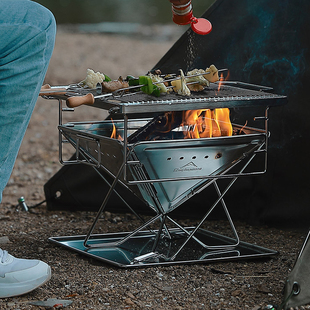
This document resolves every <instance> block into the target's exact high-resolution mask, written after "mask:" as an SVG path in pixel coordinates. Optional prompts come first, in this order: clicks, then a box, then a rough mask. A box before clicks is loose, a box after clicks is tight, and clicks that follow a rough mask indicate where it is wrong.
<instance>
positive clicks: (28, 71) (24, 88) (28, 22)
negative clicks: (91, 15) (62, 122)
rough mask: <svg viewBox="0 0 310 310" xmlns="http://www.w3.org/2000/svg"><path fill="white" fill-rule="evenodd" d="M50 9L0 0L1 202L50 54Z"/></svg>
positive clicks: (52, 26) (21, 0)
mask: <svg viewBox="0 0 310 310" xmlns="http://www.w3.org/2000/svg"><path fill="white" fill-rule="evenodd" d="M55 34H56V23H55V19H54V16H53V15H52V13H51V12H50V11H49V10H47V9H46V8H44V7H43V6H41V5H39V4H37V3H35V2H32V1H29V0H0V202H1V200H2V192H3V189H4V188H5V186H6V184H7V182H8V180H9V178H10V175H11V173H12V170H13V167H14V163H15V160H16V157H17V154H18V151H19V148H20V145H21V143H22V140H23V137H24V134H25V132H26V129H27V126H28V123H29V120H30V117H31V114H32V112H33V109H34V106H35V104H36V101H37V99H38V95H39V91H40V89H41V86H42V84H43V82H44V77H45V74H46V71H47V67H48V64H49V61H50V58H51V56H52V51H53V48H54V41H55Z"/></svg>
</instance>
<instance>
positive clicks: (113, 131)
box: [110, 123, 116, 139]
mask: <svg viewBox="0 0 310 310" xmlns="http://www.w3.org/2000/svg"><path fill="white" fill-rule="evenodd" d="M110 138H111V139H116V127H115V125H114V123H113V129H112V134H111V137H110Z"/></svg>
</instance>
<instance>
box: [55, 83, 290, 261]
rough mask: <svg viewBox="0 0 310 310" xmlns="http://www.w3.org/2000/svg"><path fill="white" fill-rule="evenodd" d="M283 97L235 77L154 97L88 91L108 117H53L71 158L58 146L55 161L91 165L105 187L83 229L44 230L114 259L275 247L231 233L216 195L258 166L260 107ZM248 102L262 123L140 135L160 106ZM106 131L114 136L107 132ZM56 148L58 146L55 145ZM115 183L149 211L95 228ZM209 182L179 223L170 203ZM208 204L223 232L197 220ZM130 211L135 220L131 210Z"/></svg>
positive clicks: (262, 145)
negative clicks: (127, 224) (130, 221)
mask: <svg viewBox="0 0 310 310" xmlns="http://www.w3.org/2000/svg"><path fill="white" fill-rule="evenodd" d="M240 86H242V87H240ZM244 86H246V87H245V88H244ZM253 88H254V90H253ZM50 98H56V99H58V100H59V106H60V113H63V112H64V111H66V108H64V107H63V100H64V99H66V97H64V96H57V95H56V96H53V97H50ZM285 102H286V97H285V96H279V95H274V94H271V93H269V92H266V91H265V89H263V88H260V87H258V86H256V85H254V86H253V85H244V84H243V83H236V82H235V83H233V84H232V85H226V86H224V87H223V88H222V90H221V92H220V93H218V92H217V86H216V85H213V86H211V87H210V88H208V89H206V90H205V91H203V92H201V93H199V94H197V95H193V96H191V97H183V96H178V95H173V94H169V95H166V96H162V97H160V98H154V97H152V96H148V95H145V94H142V95H141V94H133V95H124V96H119V97H115V96H114V97H113V96H111V97H102V98H100V99H96V101H95V104H94V105H93V106H94V107H96V108H101V109H106V110H108V111H109V113H110V115H111V116H112V117H113V116H117V117H116V120H110V119H106V120H103V121H88V122H70V123H66V124H62V117H60V124H59V133H60V146H61V145H62V144H63V143H67V142H69V143H70V144H71V145H73V147H74V148H75V150H76V160H74V161H65V160H63V158H62V154H60V161H61V162H62V163H63V164H87V165H91V166H92V167H94V169H95V170H96V171H97V172H98V173H99V174H100V175H102V177H103V179H105V178H104V173H107V174H108V175H109V176H111V177H112V178H113V182H112V183H111V184H110V183H108V181H106V182H107V183H108V185H109V187H110V189H109V192H108V193H107V195H106V197H105V199H104V201H103V203H102V205H101V207H100V209H99V211H98V213H97V216H96V218H95V220H94V222H93V224H92V225H91V227H90V229H89V231H88V233H87V234H85V235H83V236H64V237H51V238H50V241H52V242H55V243H57V244H60V245H62V246H65V247H67V248H70V249H72V250H75V251H78V252H80V253H83V254H85V255H88V256H91V257H95V258H96V259H99V260H102V261H104V262H108V263H111V264H113V265H117V266H120V267H141V266H149V265H158V264H160V265H162V264H176V263H193V262H196V263H197V262H210V261H216V260H228V259H229V260H234V259H241V258H242V259H244V258H254V257H262V256H270V255H274V254H276V252H275V251H273V250H270V249H265V248H263V247H260V246H257V245H252V244H248V243H245V242H242V241H240V240H239V236H238V234H237V230H236V228H235V226H234V224H233V221H232V219H231V216H230V214H229V212H228V209H227V207H226V204H225V202H224V199H223V197H224V196H225V195H226V193H227V192H228V190H229V189H230V188H231V186H232V185H233V184H234V183H235V182H236V180H237V179H238V178H239V177H244V176H247V175H258V174H263V173H265V172H266V166H267V144H268V143H267V141H268V135H269V132H268V128H267V123H268V109H269V107H271V106H277V105H281V104H284V103H285ZM254 106H256V107H257V106H258V107H262V108H263V110H264V114H263V115H261V116H258V117H256V120H260V121H262V123H263V127H262V128H253V127H248V126H245V125H240V124H233V129H234V132H239V134H234V135H232V136H221V137H214V138H201V139H183V138H182V137H181V135H180V136H178V134H179V133H178V130H176V128H174V130H175V132H174V134H173V137H167V136H164V138H163V137H159V138H158V139H147V138H146V135H145V132H146V131H147V130H149V128H152V124H153V123H154V122H155V121H156V119H157V118H158V117H161V115H163V113H165V112H168V111H169V113H170V112H176V111H184V110H192V109H215V108H225V107H228V108H238V109H239V108H243V107H247V108H248V107H254ZM145 114H147V115H148V116H147V117H145V116H144V115H145ZM172 130H173V129H172ZM113 131H114V133H116V137H117V136H120V137H121V139H117V138H111V134H112V132H113ZM61 150H62V147H60V153H61ZM257 158H259V161H261V169H259V170H253V168H251V163H252V162H253V161H254V160H257ZM255 167H256V166H255ZM220 180H226V181H227V182H226V183H228V184H226V185H225V188H220V186H219V184H218V182H219V181H220ZM117 184H121V185H122V186H125V187H126V188H128V189H129V190H130V191H132V192H133V193H134V194H135V195H136V196H138V197H139V198H140V199H142V200H143V201H145V202H146V204H147V206H148V208H149V209H150V210H151V212H152V213H153V215H152V216H150V217H149V218H148V219H147V220H143V223H142V224H141V225H139V226H138V227H137V228H136V229H134V230H133V231H131V232H115V233H107V234H95V233H94V230H95V228H96V226H97V225H99V219H100V217H101V215H102V213H103V211H104V210H105V207H106V204H107V202H108V200H109V199H110V197H111V195H112V193H113V192H115V187H116V185H117ZM209 186H213V187H214V190H215V192H216V194H217V197H218V198H217V199H216V201H214V202H211V203H209V204H207V205H206V203H205V202H202V206H201V207H202V208H204V209H205V215H204V216H203V217H202V218H201V219H200V221H198V223H197V224H196V225H195V226H191V227H184V226H183V225H181V224H180V223H179V222H178V221H177V220H175V219H174V217H173V210H175V209H176V208H178V207H179V206H180V205H181V204H182V203H183V202H185V201H186V200H188V199H190V198H191V197H192V196H193V195H195V194H197V193H198V192H201V191H202V190H204V189H205V188H206V187H209ZM123 199H124V200H126V197H123ZM128 208H129V209H130V210H131V211H133V212H134V208H132V207H131V206H129V205H128ZM215 208H222V209H223V211H224V212H225V214H226V218H227V221H228V223H229V226H230V229H231V234H230V235H229V236H226V235H223V234H221V233H215V232H211V231H209V230H208V229H206V228H205V227H204V225H205V223H206V220H207V219H208V218H209V216H210V214H211V212H212V211H213V210H214V209H215ZM134 213H135V212H134ZM135 214H136V213H135ZM136 216H137V217H138V218H139V219H140V220H142V218H141V217H140V216H139V215H138V214H136Z"/></svg>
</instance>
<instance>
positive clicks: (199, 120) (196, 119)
mask: <svg viewBox="0 0 310 310" xmlns="http://www.w3.org/2000/svg"><path fill="white" fill-rule="evenodd" d="M181 126H183V127H186V128H187V130H185V131H184V138H185V139H199V138H211V137H221V136H231V135H232V133H233V129H232V125H231V122H230V111H229V109H228V108H221V109H215V110H209V109H208V110H189V111H185V112H184V113H183V121H182V124H181Z"/></svg>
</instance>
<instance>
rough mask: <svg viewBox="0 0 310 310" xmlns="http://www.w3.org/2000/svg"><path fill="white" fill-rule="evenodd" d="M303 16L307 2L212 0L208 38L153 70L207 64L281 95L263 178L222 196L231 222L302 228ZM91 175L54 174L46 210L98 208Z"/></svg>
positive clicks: (193, 37) (73, 170)
mask: <svg viewBox="0 0 310 310" xmlns="http://www.w3.org/2000/svg"><path fill="white" fill-rule="evenodd" d="M309 12H310V2H309V1H308V0H284V1H283V0H281V1H280V0H256V1H250V0H217V1H215V3H214V5H213V6H212V7H211V8H210V9H208V10H207V11H206V12H205V13H204V15H203V16H204V17H205V18H207V19H208V20H210V21H211V22H212V24H213V30H212V32H211V33H210V34H208V35H206V36H200V35H197V34H195V33H193V32H192V31H191V29H188V31H186V32H185V33H184V35H183V36H182V37H181V38H180V39H179V40H178V41H177V42H176V43H175V44H174V45H173V46H172V47H171V49H170V50H169V51H168V52H167V53H166V55H164V56H163V57H162V59H161V60H160V61H159V62H158V63H157V64H156V65H154V67H153V68H159V69H161V71H162V72H163V73H171V72H176V73H177V72H178V70H179V69H180V68H181V69H183V70H184V71H185V72H186V71H187V70H189V69H193V68H206V67H208V66H210V64H212V63H213V64H215V65H216V66H217V67H218V68H228V69H229V71H230V80H236V81H242V82H248V83H253V84H259V85H265V86H270V87H273V88H274V91H275V93H277V94H283V95H287V96H288V101H289V104H288V105H286V106H283V107H275V108H273V109H270V112H269V126H270V127H269V129H270V132H271V137H270V140H269V148H268V156H269V159H268V169H267V173H266V174H265V175H263V176H259V177H251V178H248V177H247V178H243V179H242V178H241V179H240V180H238V182H237V183H236V185H235V186H234V187H232V189H231V190H230V192H229V193H228V195H227V198H226V201H227V205H228V206H229V208H230V212H231V214H232V216H233V217H234V218H235V219H243V220H245V219H246V220H248V221H250V222H251V223H253V224H254V223H257V224H258V223H267V224H268V223H271V224H272V225H285V226H297V225H298V226H299V227H300V226H301V225H307V227H308V219H309V216H310V209H309V208H308V206H307V201H308V200H309V198H310V190H309V181H308V175H309V174H310V164H309V161H308V156H309V143H307V141H308V129H309V125H308V119H309V116H310V115H309V114H310V109H309V107H308V104H309V103H308V101H309V95H310V94H309V90H308V82H309V81H310V70H309V65H310V64H309V62H310V40H309V38H308V34H309V33H310V19H309V17H308V14H309ZM148 69H150V68H146V71H147V70H148ZM80 169H83V173H82V174H81V173H80ZM84 169H86V170H88V172H87V173H85V172H84ZM89 169H90V170H89ZM95 174H96V173H95V172H94V171H93V170H92V169H91V168H89V167H83V168H82V167H79V166H70V167H65V168H63V169H61V170H60V171H59V173H58V174H57V175H55V176H54V177H52V179H51V180H49V182H47V184H46V185H45V192H46V193H47V198H51V197H50V196H53V195H54V193H53V190H50V186H52V184H55V186H56V187H57V182H59V179H62V180H63V182H64V183H65V184H66V186H65V187H66V189H65V187H64V188H63V189H62V192H63V195H62V198H59V199H58V200H54V202H53V203H51V202H50V207H51V208H57V207H59V205H61V203H60V202H61V200H62V199H63V203H62V206H63V207H64V206H71V207H70V208H72V209H76V208H79V209H81V208H83V209H94V208H95V209H96V208H98V205H99V206H100V204H101V202H102V194H103V193H104V190H102V188H103V185H101V184H102V182H103V181H102V180H99V179H96V177H95ZM80 175H81V177H80ZM85 184H87V185H88V186H87V187H86V186H85ZM98 188H99V191H98ZM66 192H68V193H66ZM67 194H68V195H67ZM208 195H209V193H206V192H205V191H203V192H202V193H200V194H198V195H196V196H194V197H193V198H191V199H190V200H189V201H188V202H187V203H188V204H190V205H191V208H190V213H191V214H195V212H199V203H200V202H202V201H205V200H206V197H208V198H209V196H208ZM210 195H211V194H210ZM64 198H66V199H64ZM139 203H141V202H139ZM115 205H117V206H118V201H117V200H116V201H115ZM185 205H186V204H185ZM192 206H197V208H196V210H193V208H192ZM183 210H186V206H185V207H184V209H183Z"/></svg>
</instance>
